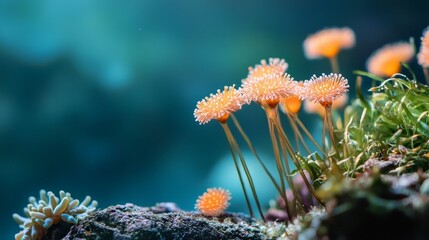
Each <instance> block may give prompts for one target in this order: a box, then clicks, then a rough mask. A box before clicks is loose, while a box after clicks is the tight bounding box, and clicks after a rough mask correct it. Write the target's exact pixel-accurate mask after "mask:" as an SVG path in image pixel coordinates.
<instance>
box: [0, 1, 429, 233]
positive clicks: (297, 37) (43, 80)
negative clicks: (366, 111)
mask: <svg viewBox="0 0 429 240" xmlns="http://www.w3.org/2000/svg"><path fill="white" fill-rule="evenodd" d="M428 12H429V1H423V0H422V1H398V0H392V1H384V0H377V1H354V2H352V1H339V0H326V1H310V0H303V1H255V0H247V1H244V0H216V1H202V0H184V1H171V0H170V1H166V0H157V1H154V0H152V1H149V0H146V1H106V0H103V1H101V0H99V1H84V0H74V1H57V0H40V1H20V0H18V1H0V186H1V189H0V190H1V193H2V194H1V200H0V201H1V204H0V213H1V214H0V216H1V217H0V223H1V231H0V239H12V238H13V234H15V233H16V232H18V231H19V228H18V225H17V224H16V223H15V222H14V221H13V220H12V218H11V215H12V213H14V212H18V213H22V208H23V207H24V206H26V204H27V198H28V196H30V195H37V194H38V191H39V189H41V188H44V189H46V190H52V191H54V192H58V191H59V190H61V189H63V190H65V191H69V192H71V193H72V196H74V197H75V198H79V199H82V198H83V197H84V196H85V195H87V194H89V195H91V196H92V197H93V198H95V199H97V200H98V201H99V203H100V206H101V207H106V206H109V205H114V204H123V203H127V202H132V203H135V204H138V205H142V206H147V205H153V204H155V203H156V202H162V201H174V202H177V203H178V204H179V206H180V207H181V208H183V209H185V210H192V209H193V206H194V203H195V200H196V198H197V196H198V195H201V194H202V193H203V192H204V191H205V189H206V188H207V187H215V186H219V187H225V188H228V189H230V190H231V192H232V195H233V200H232V205H231V207H230V210H231V211H244V212H246V208H245V204H244V203H243V198H242V193H241V190H240V188H239V186H238V180H237V177H236V174H235V172H234V171H235V170H234V167H233V164H232V160H231V158H230V155H229V147H228V145H227V142H226V139H225V136H224V134H223V132H222V129H221V127H220V126H219V124H216V123H214V122H211V123H209V124H207V125H204V126H200V125H198V123H196V122H195V120H194V117H193V110H194V108H195V104H196V102H197V101H199V100H200V99H202V98H203V97H205V96H207V95H209V94H210V93H212V92H215V91H216V89H218V88H222V87H223V86H224V85H232V84H237V85H240V80H241V79H243V78H244V77H245V76H246V74H247V68H248V67H249V66H252V65H254V64H256V63H258V62H259V61H260V59H262V58H268V57H281V58H284V59H285V60H286V61H287V62H288V63H289V69H288V72H289V73H290V74H291V75H292V76H293V77H294V78H295V79H298V80H303V79H308V78H309V77H310V76H311V75H312V74H321V73H323V72H326V73H329V72H330V67H329V62H328V61H327V60H312V61H309V60H306V59H305V57H304V53H303V50H302V42H303V40H304V39H305V37H306V36H308V35H309V34H311V33H313V32H315V31H317V30H320V29H322V28H324V27H331V26H337V27H343V26H348V27H350V28H352V29H353V30H354V31H355V33H356V46H355V47H354V48H353V49H351V50H346V51H342V52H341V53H340V55H339V61H340V67H341V72H342V73H343V75H345V76H346V77H347V78H348V79H349V80H350V85H351V86H352V89H353V87H354V83H355V81H354V78H355V76H354V75H353V74H352V71H353V70H355V69H360V70H365V61H366V59H367V57H368V56H369V55H370V54H371V53H372V51H374V50H375V49H377V48H379V47H380V46H382V45H383V44H385V43H389V42H396V41H399V40H405V41H406V40H408V39H409V38H410V37H413V38H414V39H415V40H416V46H417V47H418V46H419V44H420V41H419V39H420V36H421V34H422V31H423V29H424V28H425V27H426V26H428V25H429V17H428ZM410 64H411V66H412V68H413V69H414V70H415V72H416V74H417V76H419V77H420V78H421V77H422V73H421V69H420V68H419V67H418V65H417V64H416V60H415V59H414V60H413V61H412V62H411V63H410ZM364 86H369V83H368V82H366V83H365V84H364ZM351 95H352V97H353V96H354V92H353V91H352V93H351ZM237 117H238V118H239V119H240V120H241V122H242V124H243V127H244V128H245V130H247V131H248V134H249V135H250V137H251V139H252V140H253V143H254V145H255V146H256V147H257V150H258V151H259V152H260V154H261V155H262V156H264V159H266V161H267V162H269V161H270V159H271V158H270V157H271V147H270V145H269V136H268V132H267V126H266V122H265V121H266V120H265V117H264V114H263V112H262V110H261V109H260V108H259V107H258V106H256V105H250V106H245V107H244V108H243V110H242V111H240V112H239V113H237ZM301 118H302V119H303V120H304V122H305V123H306V125H307V126H308V127H309V128H310V129H311V130H312V131H313V132H314V134H315V135H317V134H318V132H319V131H318V130H319V129H318V127H319V122H318V121H317V119H316V118H317V117H316V116H315V115H307V114H305V113H301ZM243 149H244V150H245V149H246V148H245V147H244V148H243ZM249 161H250V162H251V163H250V165H251V168H252V171H253V173H254V175H255V178H256V181H257V187H258V191H259V192H260V195H261V198H262V200H263V202H264V205H266V203H267V202H268V200H269V199H271V198H273V197H275V191H274V189H273V187H272V186H271V185H270V184H269V182H268V181H267V179H266V177H265V176H264V175H263V173H262V172H261V170H260V168H258V167H257V165H255V164H253V163H252V160H251V159H250V160H249Z"/></svg>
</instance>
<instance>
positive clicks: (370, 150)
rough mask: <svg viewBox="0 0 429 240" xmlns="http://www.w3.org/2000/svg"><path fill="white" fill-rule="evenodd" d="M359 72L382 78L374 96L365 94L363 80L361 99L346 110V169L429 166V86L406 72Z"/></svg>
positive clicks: (342, 143)
mask: <svg viewBox="0 0 429 240" xmlns="http://www.w3.org/2000/svg"><path fill="white" fill-rule="evenodd" d="M357 73H359V74H362V75H365V76H369V77H371V78H372V79H373V80H374V81H375V82H377V81H378V82H380V84H379V85H378V86H374V87H372V88H371V89H370V91H371V92H372V95H371V96H370V97H369V99H366V98H364V97H363V95H362V94H361V90H360V89H359V84H358V89H357V93H358V94H357V95H358V99H357V100H355V101H354V102H353V103H352V105H351V106H349V107H347V108H346V110H345V116H344V122H345V126H346V127H345V128H344V130H342V131H338V132H337V133H338V134H339V135H342V138H343V140H342V141H340V143H339V144H340V148H341V149H344V159H347V160H346V161H343V165H342V166H341V167H342V169H347V171H348V173H356V172H364V171H368V170H370V169H371V167H373V166H376V167H377V168H379V169H381V170H382V171H383V172H384V173H410V172H416V171H417V170H418V169H422V170H423V171H427V170H429V141H428V139H427V136H429V127H428V123H429V86H427V85H424V84H420V83H418V82H417V81H416V80H415V77H413V78H412V79H409V78H408V77H407V76H405V75H403V74H395V75H393V76H392V77H391V78H388V79H386V80H384V79H381V78H378V77H376V76H374V75H371V74H368V73H364V72H357ZM358 83H359V81H358ZM367 161H369V162H367ZM365 163H366V164H365ZM351 175H353V174H351Z"/></svg>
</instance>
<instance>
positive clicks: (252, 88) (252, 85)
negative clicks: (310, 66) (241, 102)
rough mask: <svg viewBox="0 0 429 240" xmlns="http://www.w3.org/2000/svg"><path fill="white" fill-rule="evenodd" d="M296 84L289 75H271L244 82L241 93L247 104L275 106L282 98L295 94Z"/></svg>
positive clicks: (248, 79)
mask: <svg viewBox="0 0 429 240" xmlns="http://www.w3.org/2000/svg"><path fill="white" fill-rule="evenodd" d="M295 83H296V82H295V81H293V78H292V77H291V76H290V75H289V74H278V73H271V74H265V75H264V76H262V77H251V78H247V79H245V80H243V81H242V85H241V88H240V92H241V93H242V94H243V98H244V99H245V101H246V102H247V103H250V102H251V101H255V102H257V103H259V104H261V105H263V106H264V105H265V104H268V105H270V106H275V105H277V103H278V102H279V100H280V98H287V97H289V96H291V95H292V94H293V93H294V90H295Z"/></svg>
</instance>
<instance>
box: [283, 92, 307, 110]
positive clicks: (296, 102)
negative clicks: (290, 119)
mask: <svg viewBox="0 0 429 240" xmlns="http://www.w3.org/2000/svg"><path fill="white" fill-rule="evenodd" d="M301 103H302V101H301V99H300V98H299V97H298V96H296V95H292V96H290V97H288V98H282V99H280V106H281V107H282V109H284V111H286V112H288V113H292V114H296V113H298V112H299V109H301Z"/></svg>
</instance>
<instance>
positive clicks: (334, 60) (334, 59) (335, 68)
mask: <svg viewBox="0 0 429 240" xmlns="http://www.w3.org/2000/svg"><path fill="white" fill-rule="evenodd" d="M329 61H330V63H331V68H332V72H333V73H339V72H340V66H339V65H338V59H337V57H336V56H334V57H331V58H329Z"/></svg>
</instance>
